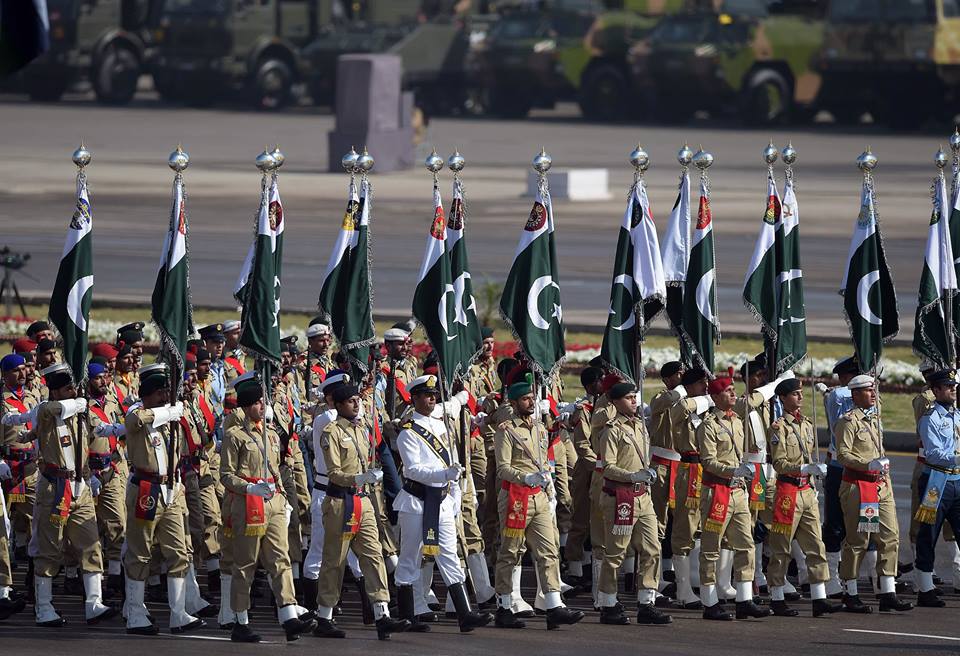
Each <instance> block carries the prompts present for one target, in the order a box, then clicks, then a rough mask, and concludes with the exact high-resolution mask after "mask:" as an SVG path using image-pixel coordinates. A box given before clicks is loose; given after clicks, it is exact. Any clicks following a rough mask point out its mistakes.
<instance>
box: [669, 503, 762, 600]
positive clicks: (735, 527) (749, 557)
mask: <svg viewBox="0 0 960 656" xmlns="http://www.w3.org/2000/svg"><path fill="white" fill-rule="evenodd" d="M749 498H750V497H749V495H748V494H747V491H746V490H743V489H740V488H733V489H731V490H730V504H729V505H728V506H727V516H726V517H725V518H724V521H723V528H722V529H721V531H720V532H719V533H714V532H713V531H707V530H704V531H702V532H701V533H700V585H701V586H704V585H716V583H717V561H718V560H719V559H720V543H721V541H723V548H725V549H731V550H733V580H734V581H753V567H754V546H753V519H752V518H751V516H750V502H749ZM712 503H713V489H712V488H710V487H707V486H704V487H703V488H702V489H701V491H700V512H701V513H702V514H703V521H704V522H706V521H707V515H708V514H709V512H710V506H711V504H712ZM673 521H674V524H673V530H674V533H673V535H674V538H676V535H677V533H676V530H677V524H676V521H677V520H676V516H674V520H673ZM674 553H676V552H674Z"/></svg>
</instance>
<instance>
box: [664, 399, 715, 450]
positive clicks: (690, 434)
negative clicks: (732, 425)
mask: <svg viewBox="0 0 960 656" xmlns="http://www.w3.org/2000/svg"><path fill="white" fill-rule="evenodd" d="M709 414H710V411H709V410H708V411H707V412H706V413H704V416H701V415H698V414H697V403H696V401H694V400H693V399H692V398H690V397H689V396H688V397H686V398H684V399H681V400H679V401H677V402H676V403H674V404H673V405H672V406H670V434H671V436H672V437H673V448H674V450H675V451H677V452H678V453H681V454H682V453H684V452H687V451H699V450H700V447H699V446H698V445H697V428H698V427H699V426H700V425H701V424H702V423H703V420H704V417H705V416H706V415H709Z"/></svg>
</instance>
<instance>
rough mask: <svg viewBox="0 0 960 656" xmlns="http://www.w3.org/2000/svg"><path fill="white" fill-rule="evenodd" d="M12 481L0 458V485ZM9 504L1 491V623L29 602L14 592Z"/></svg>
mask: <svg viewBox="0 0 960 656" xmlns="http://www.w3.org/2000/svg"><path fill="white" fill-rule="evenodd" d="M9 479H10V466H9V465H7V463H6V462H4V460H3V459H2V458H0V483H5V482H6V481H8V480H9ZM6 514H7V503H6V500H5V499H4V496H3V490H2V489H0V526H3V527H4V530H2V531H0V621H2V620H5V619H7V618H8V617H10V616H11V615H15V614H17V613H19V612H21V611H22V610H23V609H24V608H26V607H27V600H26V598H25V597H23V596H22V595H18V594H16V593H14V591H13V571H12V569H11V567H10V546H9V544H8V543H7V531H6V523H7V517H6Z"/></svg>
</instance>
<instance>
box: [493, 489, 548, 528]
mask: <svg viewBox="0 0 960 656" xmlns="http://www.w3.org/2000/svg"><path fill="white" fill-rule="evenodd" d="M500 487H501V488H502V489H504V490H506V491H507V519H506V521H504V523H503V534H504V536H506V537H508V538H522V537H523V536H524V535H525V534H526V531H527V508H528V506H529V503H530V497H531V496H533V495H534V494H537V493H538V492H539V491H540V488H539V487H527V486H526V485H520V484H518V483H510V482H508V481H503V482H502V483H501V484H500Z"/></svg>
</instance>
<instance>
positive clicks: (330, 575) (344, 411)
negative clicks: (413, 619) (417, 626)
mask: <svg viewBox="0 0 960 656" xmlns="http://www.w3.org/2000/svg"><path fill="white" fill-rule="evenodd" d="M332 396H333V401H334V407H335V409H336V411H337V420H336V421H334V422H331V423H329V424H328V425H327V426H326V428H324V430H323V432H322V433H321V434H320V447H321V450H322V452H323V460H324V463H325V464H326V467H327V478H328V479H329V482H328V483H327V490H326V496H325V497H324V500H323V524H324V527H323V528H324V537H323V560H322V562H321V564H320V572H319V577H318V582H317V588H318V593H317V616H318V621H317V628H316V630H315V631H314V633H313V634H314V635H315V636H317V637H324V638H343V637H345V636H346V632H345V631H343V630H342V629H340V628H339V627H337V625H336V623H335V622H334V621H333V608H334V606H336V605H337V602H338V601H339V599H340V588H341V585H342V583H343V568H344V565H345V564H346V560H347V551H348V550H352V551H353V552H354V553H355V554H356V555H357V558H358V559H359V561H360V569H361V570H362V571H363V577H364V579H365V581H366V584H367V589H366V590H365V592H366V594H368V595H369V596H370V598H371V600H372V602H373V612H374V615H375V617H376V625H377V637H378V638H379V639H380V640H389V639H390V634H391V633H394V632H402V631H406V630H407V629H408V628H409V627H410V623H409V622H408V621H406V620H403V619H399V620H397V619H393V618H392V617H390V611H389V608H388V603H389V600H390V592H389V590H388V589H387V572H386V567H385V566H384V563H383V550H382V547H381V545H380V530H379V528H378V522H377V517H376V512H375V510H374V506H373V504H371V502H370V498H369V493H370V488H371V486H372V485H373V484H374V483H377V482H379V481H380V480H381V479H382V477H383V473H382V472H381V471H380V470H378V469H370V468H369V463H370V462H371V460H372V455H373V454H372V445H371V444H370V441H369V439H368V438H367V433H366V430H365V429H364V425H363V418H362V417H361V416H360V393H359V390H357V388H356V386H354V385H351V384H344V385H342V386H337V387H336V388H335V389H334V390H333V394H332Z"/></svg>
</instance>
